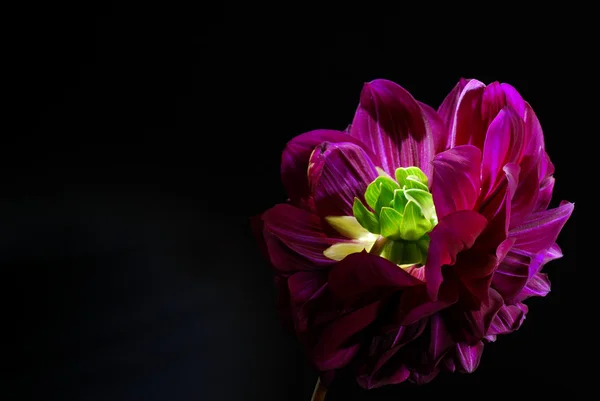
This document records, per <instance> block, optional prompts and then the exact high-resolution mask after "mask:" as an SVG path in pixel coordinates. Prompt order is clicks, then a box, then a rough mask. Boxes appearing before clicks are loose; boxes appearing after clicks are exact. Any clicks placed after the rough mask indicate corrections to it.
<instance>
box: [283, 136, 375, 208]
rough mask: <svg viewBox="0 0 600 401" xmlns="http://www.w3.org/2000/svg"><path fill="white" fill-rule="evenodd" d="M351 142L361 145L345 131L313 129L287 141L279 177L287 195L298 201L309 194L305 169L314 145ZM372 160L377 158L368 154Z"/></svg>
mask: <svg viewBox="0 0 600 401" xmlns="http://www.w3.org/2000/svg"><path fill="white" fill-rule="evenodd" d="M325 141H327V142H332V143H337V142H351V143H354V144H356V145H358V146H362V144H361V142H360V141H359V140H357V139H356V138H353V137H351V136H350V135H348V134H347V133H345V132H341V131H334V130H315V131H310V132H306V133H304V134H301V135H298V136H297V137H295V138H293V139H292V140H290V141H289V142H288V143H287V146H286V147H285V149H284V151H283V154H282V157H281V179H282V181H283V186H284V188H285V190H286V191H287V194H288V196H289V197H290V198H291V199H292V200H293V201H294V202H296V201H298V200H300V199H302V198H304V197H306V196H308V194H309V187H308V180H307V176H306V170H307V169H308V160H309V159H310V155H311V153H312V152H313V150H314V149H315V147H316V146H318V145H319V144H321V143H322V142H325ZM369 156H370V157H371V159H372V160H373V161H374V162H377V159H376V158H374V156H373V155H369Z"/></svg>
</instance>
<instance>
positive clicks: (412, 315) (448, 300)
mask: <svg viewBox="0 0 600 401" xmlns="http://www.w3.org/2000/svg"><path fill="white" fill-rule="evenodd" d="M457 301H458V291H457V288H456V286H454V285H444V284H442V286H441V287H440V290H439V293H438V298H437V300H435V301H432V300H431V299H430V298H429V294H428V293H427V287H426V286H415V287H412V288H411V289H410V290H408V291H404V292H403V293H402V296H401V297H400V304H399V306H398V315H397V318H398V319H399V322H400V324H401V325H410V324H414V323H416V322H418V321H420V320H423V319H425V318H426V317H428V316H432V315H434V314H435V313H437V312H439V311H441V310H443V309H446V308H448V307H449V306H451V305H453V304H455V303H456V302H457Z"/></svg>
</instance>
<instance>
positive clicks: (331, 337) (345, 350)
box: [312, 302, 381, 370]
mask: <svg viewBox="0 0 600 401" xmlns="http://www.w3.org/2000/svg"><path fill="white" fill-rule="evenodd" d="M380 307H381V305H380V303H379V302H375V303H372V304H369V305H367V306H365V307H363V308H361V309H358V310H356V311H354V312H351V313H349V314H347V315H344V316H342V317H340V318H339V319H336V320H334V321H333V322H332V323H331V324H330V325H328V326H327V327H326V328H325V329H324V330H323V332H322V333H321V336H320V337H319V341H318V343H317V344H316V346H315V347H314V349H313V350H312V359H313V362H314V363H315V365H316V366H317V368H318V369H319V370H332V369H339V368H342V367H344V366H345V365H347V364H348V363H350V361H351V360H352V358H353V357H354V355H356V353H357V352H358V350H359V348H360V341H359V340H358V339H357V338H356V334H357V333H359V332H361V331H362V330H363V329H364V328H365V327H367V326H368V325H369V324H371V323H372V322H373V321H374V320H375V319H376V318H377V315H378V313H379V310H380ZM351 338H353V339H354V340H353V341H351V342H349V340H350V339H351Z"/></svg>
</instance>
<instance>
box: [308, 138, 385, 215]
mask: <svg viewBox="0 0 600 401" xmlns="http://www.w3.org/2000/svg"><path fill="white" fill-rule="evenodd" d="M377 176H378V173H377V170H376V169H375V165H374V164H373V162H372V161H371V159H370V158H369V156H368V155H367V153H366V152H365V151H364V150H363V149H362V148H361V147H360V146H357V145H355V144H353V143H350V142H340V143H331V142H323V143H321V144H320V145H319V146H317V147H316V148H315V150H314V152H313V154H312V155H311V157H310V162H309V165H308V183H309V187H310V188H311V193H312V195H313V198H314V201H315V206H316V209H317V213H318V214H319V215H320V216H323V217H325V216H352V215H353V214H352V204H353V203H354V198H355V197H357V198H359V199H360V200H361V201H362V202H364V195H365V191H366V190H367V186H368V185H369V184H370V183H371V182H372V181H373V180H375V178H377Z"/></svg>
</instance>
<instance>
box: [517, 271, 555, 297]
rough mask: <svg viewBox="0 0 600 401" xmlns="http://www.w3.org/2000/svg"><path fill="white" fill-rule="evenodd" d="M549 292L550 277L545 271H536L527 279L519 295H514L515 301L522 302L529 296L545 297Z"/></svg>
mask: <svg viewBox="0 0 600 401" xmlns="http://www.w3.org/2000/svg"><path fill="white" fill-rule="evenodd" d="M548 293H550V279H548V275H547V274H545V273H536V274H535V275H534V276H533V277H531V278H530V279H529V281H527V284H525V287H523V290H522V291H521V293H520V294H519V295H517V296H516V297H515V301H516V302H522V301H524V300H526V299H527V298H531V297H545V296H546V295H548Z"/></svg>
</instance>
